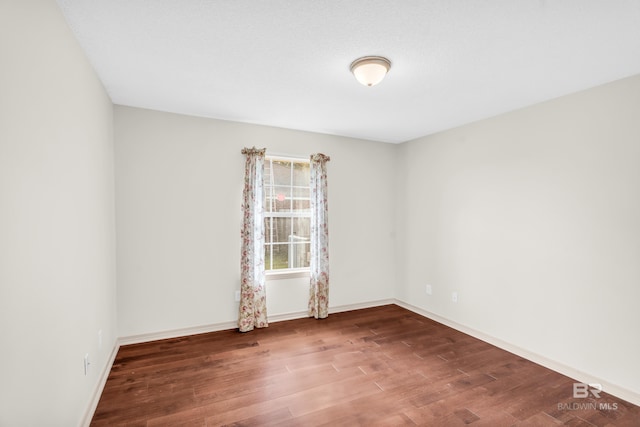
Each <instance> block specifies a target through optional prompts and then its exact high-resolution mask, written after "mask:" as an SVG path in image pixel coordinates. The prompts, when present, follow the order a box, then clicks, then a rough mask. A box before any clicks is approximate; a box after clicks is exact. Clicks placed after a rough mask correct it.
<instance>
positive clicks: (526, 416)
mask: <svg viewBox="0 0 640 427" xmlns="http://www.w3.org/2000/svg"><path fill="white" fill-rule="evenodd" d="M574 382H575V381H573V380H571V379H570V378H567V377H565V376H563V375H560V374H558V373H556V372H553V371H550V370H548V369H546V368H543V367H541V366H539V365H536V364H535V363H532V362H529V361H527V360H525V359H522V358H520V357H518V356H515V355H513V354H511V353H508V352H506V351H503V350H500V349H498V348H496V347H493V346H491V345H489V344H487V343H485V342H482V341H479V340H477V339H475V338H472V337H470V336H468V335H465V334H463V333H460V332H457V331H455V330H453V329H450V328H448V327H446V326H443V325H441V324H439V323H436V322H434V321H431V320H429V319H426V318H424V317H422V316H419V315H417V314H415V313H412V312H410V311H407V310H405V309H403V308H401V307H398V306H395V305H387V306H383V307H376V308H371V309H365V310H357V311H351V312H345V313H338V314H332V315H331V316H329V318H328V319H324V320H315V319H300V320H292V321H287V322H279V323H272V324H271V326H270V327H269V328H266V329H260V330H255V331H253V332H249V333H246V334H241V333H239V332H236V331H222V332H213V333H208V334H201V335H194V336H189V337H184V338H177V339H169V340H162V341H155V342H150V343H145V344H136V345H129V346H124V347H122V348H120V351H119V352H118V355H117V357H116V360H115V363H114V365H113V368H112V370H111V373H110V375H109V378H108V380H107V383H106V386H105V389H104V392H103V394H102V397H101V399H100V402H99V404H98V408H97V410H96V412H95V415H94V418H93V422H92V425H93V426H105V425H108V426H115V425H128V426H187V425H188V426H191V425H193V426H205V425H206V426H220V425H232V426H320V425H327V426H378V425H380V426H404V425H408V426H413V425H420V426H458V425H466V424H471V425H473V426H492V427H495V426H555V425H568V426H594V425H595V426H614V425H615V426H640V408H639V407H638V406H634V405H631V404H630V403H627V402H625V401H623V400H620V399H616V398H613V397H612V396H609V395H606V394H604V393H603V394H602V395H601V398H599V399H595V398H573V397H572V394H573V383H574ZM605 408H606V409H605Z"/></svg>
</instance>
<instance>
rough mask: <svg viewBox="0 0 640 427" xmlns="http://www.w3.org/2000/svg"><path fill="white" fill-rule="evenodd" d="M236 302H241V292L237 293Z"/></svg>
mask: <svg viewBox="0 0 640 427" xmlns="http://www.w3.org/2000/svg"><path fill="white" fill-rule="evenodd" d="M236 302H240V291H236Z"/></svg>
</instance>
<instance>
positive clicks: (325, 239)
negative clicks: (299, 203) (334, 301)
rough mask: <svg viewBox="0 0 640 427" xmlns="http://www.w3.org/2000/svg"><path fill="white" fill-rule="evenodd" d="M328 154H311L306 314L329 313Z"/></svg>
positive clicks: (317, 315)
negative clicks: (308, 283)
mask: <svg viewBox="0 0 640 427" xmlns="http://www.w3.org/2000/svg"><path fill="white" fill-rule="evenodd" d="M329 160H330V158H329V156H326V155H324V154H321V153H317V154H312V155H311V158H310V165H309V166H310V172H311V184H310V188H311V262H310V270H311V271H310V273H311V278H310V287H309V317H315V318H316V319H324V318H326V317H327V316H328V315H329V215H328V204H327V162H328V161H329Z"/></svg>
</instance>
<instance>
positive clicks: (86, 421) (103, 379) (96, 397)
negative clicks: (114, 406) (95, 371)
mask: <svg viewBox="0 0 640 427" xmlns="http://www.w3.org/2000/svg"><path fill="white" fill-rule="evenodd" d="M119 349H120V345H119V344H118V341H116V342H115V343H114V345H113V349H112V350H111V354H110V355H109V359H108V360H107V363H106V364H105V365H104V367H103V368H102V372H101V373H100V380H99V381H98V384H97V385H96V388H95V390H94V391H93V396H91V401H90V402H89V406H87V410H86V411H85V413H84V416H83V417H82V422H81V424H80V425H81V426H83V427H89V425H90V424H91V420H92V419H93V414H94V413H95V412H96V408H97V407H98V402H100V397H101V396H102V391H103V390H104V386H105V385H106V384H107V378H109V373H110V372H111V368H112V367H113V362H115V360H116V355H117V354H118V350H119Z"/></svg>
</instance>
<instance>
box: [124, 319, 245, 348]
mask: <svg viewBox="0 0 640 427" xmlns="http://www.w3.org/2000/svg"><path fill="white" fill-rule="evenodd" d="M237 327H238V324H237V323H236V322H222V323H214V324H211V325H202V326H192V327H189V328H181V329H172V330H169V331H160V332H151V333H148V334H140V335H130V336H128V337H120V338H118V343H119V344H120V345H121V346H122V345H129V344H140V343H144V342H150V341H157V340H166V339H169V338H178V337H186V336H188V335H197V334H206V333H208V332H218V331H225V330H228V329H235V328H237Z"/></svg>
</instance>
